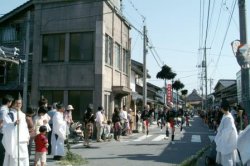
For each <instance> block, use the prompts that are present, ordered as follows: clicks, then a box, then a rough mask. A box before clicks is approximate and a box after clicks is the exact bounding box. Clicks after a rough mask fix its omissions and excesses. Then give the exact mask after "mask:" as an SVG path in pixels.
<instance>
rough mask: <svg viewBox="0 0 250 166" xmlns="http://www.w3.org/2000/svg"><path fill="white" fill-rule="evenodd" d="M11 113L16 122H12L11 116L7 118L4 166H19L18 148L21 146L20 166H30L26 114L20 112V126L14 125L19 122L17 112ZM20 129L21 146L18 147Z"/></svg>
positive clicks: (4, 128) (4, 139) (3, 141)
mask: <svg viewBox="0 0 250 166" xmlns="http://www.w3.org/2000/svg"><path fill="white" fill-rule="evenodd" d="M10 113H12V114H13V117H14V120H13V121H12V120H11V118H10V117H9V116H7V117H6V119H5V121H4V126H3V134H4V136H3V140H2V143H3V145H4V148H5V151H6V152H5V158H4V164H3V165H4V166H17V165H18V146H19V165H20V166H29V154H28V147H27V145H28V142H29V130H28V126H27V123H26V118H25V114H24V113H23V112H22V111H19V112H18V114H19V125H14V122H15V121H16V120H17V111H16V110H14V109H11V111H10ZM18 128H19V145H17V136H18V134H17V129H18Z"/></svg>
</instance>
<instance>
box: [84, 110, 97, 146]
mask: <svg viewBox="0 0 250 166" xmlns="http://www.w3.org/2000/svg"><path fill="white" fill-rule="evenodd" d="M83 122H84V125H85V127H84V144H83V145H84V146H86V147H90V145H89V142H90V141H89V139H90V137H91V136H92V134H93V124H94V122H95V116H94V114H93V109H92V108H91V107H88V108H87V111H86V113H85V116H84V118H83Z"/></svg>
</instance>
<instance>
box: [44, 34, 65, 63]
mask: <svg viewBox="0 0 250 166" xmlns="http://www.w3.org/2000/svg"><path fill="white" fill-rule="evenodd" d="M42 52H43V55H42V61H43V62H62V61H64V54H65V34H53V35H44V36H43V50H42Z"/></svg>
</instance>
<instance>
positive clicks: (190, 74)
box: [0, 0, 250, 94]
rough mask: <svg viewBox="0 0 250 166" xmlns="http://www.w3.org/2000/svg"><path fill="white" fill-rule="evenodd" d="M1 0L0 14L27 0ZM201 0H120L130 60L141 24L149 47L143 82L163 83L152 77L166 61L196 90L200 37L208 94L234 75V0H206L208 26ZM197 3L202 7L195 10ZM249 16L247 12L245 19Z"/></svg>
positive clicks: (137, 56)
mask: <svg viewBox="0 0 250 166" xmlns="http://www.w3.org/2000/svg"><path fill="white" fill-rule="evenodd" d="M0 1H1V5H0V14H5V13H7V12H9V11H11V10H13V9H14V8H16V7H18V6H19V5H21V4H23V3H24V2H26V1H27V0H0ZM200 1H202V0H189V1H187V0H174V1H173V0H157V1H155V0H122V4H123V5H122V12H123V15H124V16H125V17H126V19H127V20H128V21H129V23H130V24H131V27H132V28H131V31H130V36H131V39H132V43H131V58H132V59H133V60H136V61H138V62H141V63H143V38H142V35H141V34H140V33H138V31H140V32H142V31H143V26H145V27H146V29H147V37H148V40H149V47H148V53H147V64H146V66H147V69H148V71H149V74H150V76H151V78H150V79H147V81H148V82H150V83H152V84H154V85H156V86H159V87H163V86H164V81H163V80H161V79H157V78H156V74H157V73H158V72H159V71H160V70H161V67H162V66H163V64H166V65H168V66H169V67H171V68H172V70H173V71H174V72H175V73H176V74H177V76H176V77H175V79H179V80H180V81H181V82H182V83H183V84H184V86H185V87H184V89H187V90H188V92H189V93H191V92H192V90H193V89H197V90H198V92H200V93H201V90H200V85H201V84H200V82H201V81H200V80H201V78H200V74H199V73H200V71H201V68H200V67H199V66H200V65H201V61H202V59H203V58H202V57H203V55H204V48H205V45H204V43H205V36H207V40H206V48H207V49H206V52H207V73H208V74H207V78H208V83H207V88H208V94H209V93H210V92H213V88H214V86H215V85H216V83H217V82H218V80H219V79H236V73H237V72H238V71H239V70H240V67H239V65H238V63H237V61H236V58H235V56H234V54H233V51H232V48H231V42H232V41H234V40H236V39H239V14H238V3H237V0H211V1H210V12H209V13H210V14H209V18H210V19H209V21H208V24H207V13H208V6H209V5H208V2H209V0H206V1H204V0H203V1H202V4H200ZM203 2H205V3H204V4H203ZM246 6H247V7H246V9H250V2H249V0H246ZM200 7H201V8H202V9H204V10H200ZM203 11H204V12H203ZM200 13H204V14H200ZM201 15H203V17H201ZM0 16H1V15H0ZM231 16H232V17H231ZM249 17H250V12H249V10H248V11H247V20H249ZM202 18H203V19H202ZM230 18H231V19H230ZM143 20H144V21H143ZM229 22H230V24H229ZM207 25H208V26H207ZM206 27H208V30H207V31H206ZM248 27H249V26H248ZM206 32H207V33H206ZM206 34H207V35H206ZM248 34H249V28H248ZM248 38H249V35H248ZM210 80H211V81H210ZM204 89H205V88H204ZM204 92H205V90H204Z"/></svg>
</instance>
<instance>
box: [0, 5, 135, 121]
mask: <svg viewBox="0 0 250 166" xmlns="http://www.w3.org/2000/svg"><path fill="white" fill-rule="evenodd" d="M119 5H120V0H113V1H103V0H93V1H89V0H74V1H68V0H30V1H28V2H27V3H25V4H24V5H22V6H20V7H18V8H17V9H15V10H13V11H11V12H10V13H8V14H6V15H4V16H3V17H1V19H0V28H1V29H4V28H6V27H11V25H13V23H15V22H18V20H22V21H21V22H22V24H24V25H28V24H27V23H29V25H30V30H29V32H28V33H29V40H30V41H29V42H30V49H29V50H28V51H27V50H24V48H25V47H24V46H23V47H22V46H21V47H20V49H21V52H22V53H27V52H28V53H31V54H29V55H30V56H29V62H30V63H29V80H30V81H29V84H28V87H29V88H28V94H29V103H30V104H32V105H37V102H38V100H39V98H40V96H44V97H46V98H47V99H48V100H49V102H50V103H52V102H58V101H61V102H63V103H64V104H65V105H67V104H72V105H73V106H74V107H75V111H74V112H73V118H74V119H79V120H80V119H81V117H82V116H83V113H84V110H85V109H86V107H87V106H88V104H90V103H92V104H93V105H94V108H95V109H96V108H97V107H98V106H100V105H102V106H103V107H104V109H105V110H106V112H105V113H106V115H107V116H108V117H109V118H110V117H111V113H112V111H113V108H114V106H115V105H117V106H119V107H121V106H122V105H123V104H126V103H127V102H128V96H129V95H130V92H131V90H130V37H129V30H130V25H129V23H128V22H127V21H126V20H125V18H124V17H123V16H122V14H121V11H120V6H119ZM28 13H30V17H28ZM21 28H22V29H23V34H27V33H25V32H26V29H27V26H25V27H21ZM16 31H17V28H16V29H15V32H16ZM5 33H6V31H4V30H2V31H1V34H2V36H4V34H5ZM24 36H25V35H21V36H20V40H19V42H18V43H12V46H16V47H19V46H20V45H19V44H20V43H25V41H26V42H27V38H26V40H24V39H23V37H24ZM2 44H4V43H3V42H2V40H1V45H2ZM8 44H9V43H8ZM6 86H7V85H6ZM22 88H23V87H22V86H21V87H20V88H19V89H18V90H19V91H21V90H22Z"/></svg>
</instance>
